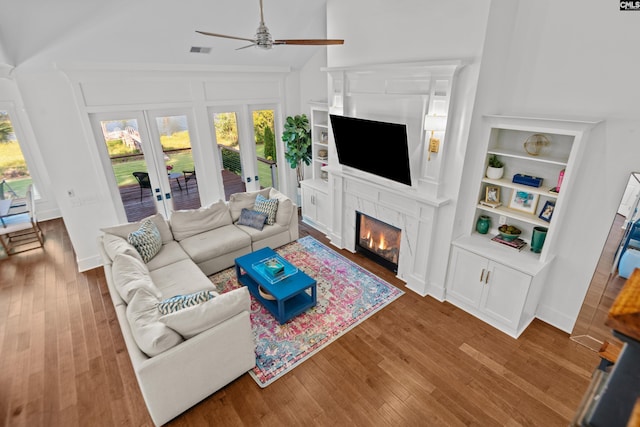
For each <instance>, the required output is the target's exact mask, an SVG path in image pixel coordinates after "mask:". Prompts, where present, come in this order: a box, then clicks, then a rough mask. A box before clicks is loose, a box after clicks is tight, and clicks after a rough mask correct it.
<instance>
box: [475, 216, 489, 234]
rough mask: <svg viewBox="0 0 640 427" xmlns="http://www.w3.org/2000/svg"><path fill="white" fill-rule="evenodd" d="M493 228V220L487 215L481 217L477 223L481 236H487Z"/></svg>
mask: <svg viewBox="0 0 640 427" xmlns="http://www.w3.org/2000/svg"><path fill="white" fill-rule="evenodd" d="M490 227H491V218H490V217H488V216H486V215H480V216H479V217H478V221H476V231H477V232H478V233H480V234H487V233H488V232H489V228H490Z"/></svg>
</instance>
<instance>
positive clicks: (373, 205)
mask: <svg viewBox="0 0 640 427" xmlns="http://www.w3.org/2000/svg"><path fill="white" fill-rule="evenodd" d="M463 64H464V62H463V61H461V60H452V61H436V62H418V63H405V64H382V65H366V66H362V67H348V68H329V69H327V72H328V78H329V94H328V95H329V96H328V99H329V113H331V114H337V115H345V116H350V117H358V118H364V119H372V120H381V121H390V122H395V123H404V124H406V125H407V142H408V148H409V155H410V163H411V164H410V167H411V177H412V182H413V185H411V186H407V185H404V184H400V183H397V182H395V181H392V180H389V179H385V178H381V177H377V176H375V175H371V174H368V173H365V172H361V171H359V170H357V169H353V168H349V167H344V166H342V165H340V164H339V163H338V161H337V153H336V150H335V142H334V140H333V135H332V132H329V166H328V167H326V168H325V169H326V170H327V172H329V183H328V199H329V206H328V209H327V212H326V214H327V215H328V216H329V217H328V218H327V221H326V223H327V225H328V226H327V228H328V230H327V231H328V237H329V239H330V241H331V243H332V244H334V245H335V246H337V247H340V248H344V249H347V250H349V251H352V252H355V244H356V225H355V218H356V211H359V212H362V213H363V214H366V215H369V216H371V217H374V218H376V219H378V220H380V221H383V222H386V223H388V224H390V225H393V226H394V227H397V228H399V229H400V230H401V232H402V236H401V241H400V253H399V257H398V272H397V276H398V278H400V279H401V280H403V281H404V282H406V286H407V288H409V289H410V290H412V291H414V292H416V293H418V294H420V295H422V296H425V295H431V296H433V297H435V298H436V299H439V300H444V296H445V288H444V274H445V273H444V272H445V271H446V254H445V255H444V256H445V259H444V260H443V259H442V258H443V253H444V252H443V251H440V250H434V247H437V246H438V244H437V243H435V242H439V241H442V240H443V239H442V237H441V236H438V234H439V233H438V232H439V231H440V230H439V229H438V225H439V224H440V228H442V226H443V225H444V226H445V228H446V227H447V226H450V224H447V222H448V221H447V220H448V219H450V218H445V220H443V219H439V216H441V215H443V213H442V212H443V206H445V205H447V204H448V203H449V202H450V198H448V197H445V196H443V193H444V191H443V188H444V187H443V179H444V166H443V165H444V164H445V158H446V156H447V151H451V150H452V148H451V147H448V144H449V145H451V144H450V143H449V142H448V141H447V138H446V134H447V133H449V131H448V130H447V131H446V132H440V133H439V134H438V135H437V136H438V137H439V138H442V141H441V149H440V151H439V152H433V153H431V155H430V156H429V155H428V154H429V153H428V152H427V149H426V148H425V146H426V142H427V141H428V139H427V134H429V135H430V131H429V132H427V131H425V130H424V124H425V120H426V118H427V117H429V116H450V114H451V112H452V110H451V109H450V108H449V107H450V100H451V94H452V92H453V87H454V80H455V77H456V75H457V72H458V70H459V69H460V68H461V67H462V66H463ZM456 120H458V118H457V117H454V118H451V117H450V118H449V123H450V124H452V123H456ZM448 127H449V125H448ZM451 133H452V134H454V135H457V132H456V131H453V132H451ZM457 136H458V137H459V135H457ZM353 143H354V144H360V146H361V147H362V150H363V155H384V153H367V152H366V151H367V141H354V142H353ZM454 145H455V144H454ZM447 148H449V149H447ZM389 149H393V146H392V145H391V144H390V145H389ZM389 167H390V168H392V167H394V165H392V164H390V165H389ZM446 208H449V206H447V207H446ZM445 211H448V212H450V209H445ZM446 247H447V253H448V243H447V244H446ZM443 261H444V263H445V265H444V266H443V265H440V264H442V262H443Z"/></svg>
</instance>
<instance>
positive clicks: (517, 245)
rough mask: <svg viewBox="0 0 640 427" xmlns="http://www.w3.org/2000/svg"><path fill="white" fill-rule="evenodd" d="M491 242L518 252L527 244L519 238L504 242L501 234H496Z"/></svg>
mask: <svg viewBox="0 0 640 427" xmlns="http://www.w3.org/2000/svg"><path fill="white" fill-rule="evenodd" d="M491 240H492V241H494V242H498V243H500V244H502V245H505V246H508V247H510V248H513V249H517V250H519V251H521V250H522V248H524V247H525V246H526V245H527V242H525V241H524V240H522V239H521V238H519V237H517V238H515V239H513V240H511V241H509V240H505V239H504V238H503V237H502V235H501V234H496V235H495V236H494V237H493V238H492V239H491Z"/></svg>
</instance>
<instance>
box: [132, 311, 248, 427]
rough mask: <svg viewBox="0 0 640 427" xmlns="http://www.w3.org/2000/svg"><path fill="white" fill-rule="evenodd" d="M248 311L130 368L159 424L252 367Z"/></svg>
mask: <svg viewBox="0 0 640 427" xmlns="http://www.w3.org/2000/svg"><path fill="white" fill-rule="evenodd" d="M255 361H256V359H255V343H254V339H253V333H252V331H251V323H250V320H249V312H247V311H243V312H241V313H239V314H237V315H235V316H233V317H232V318H230V319H228V320H226V321H224V322H222V323H220V324H218V325H217V326H214V327H213V328H210V329H207V330H206V331H204V332H202V333H200V334H198V335H197V336H195V337H193V338H191V339H189V340H186V341H184V342H183V343H181V344H179V345H177V346H176V347H173V348H172V349H170V350H167V351H165V352H163V353H161V354H159V355H157V356H155V357H152V358H150V359H147V360H145V361H143V362H142V363H140V364H139V366H137V367H135V366H134V368H135V371H136V376H137V377H138V383H139V384H140V389H141V390H142V395H143V397H144V400H145V402H146V404H147V408H148V409H149V413H150V415H151V418H152V419H153V422H154V423H155V424H156V425H162V424H164V423H166V422H168V421H169V420H171V419H172V418H174V417H176V416H177V415H179V414H181V413H182V412H184V411H186V410H187V409H189V408H190V407H192V406H193V405H195V404H197V403H198V402H200V401H201V400H203V399H205V398H206V397H207V396H209V395H211V394H213V393H214V392H216V391H217V390H219V389H220V388H222V387H224V386H225V385H227V384H228V383H230V382H231V381H233V380H234V379H236V378H238V377H239V376H241V375H243V374H244V373H246V372H247V371H248V370H250V369H252V368H253V367H254V366H255Z"/></svg>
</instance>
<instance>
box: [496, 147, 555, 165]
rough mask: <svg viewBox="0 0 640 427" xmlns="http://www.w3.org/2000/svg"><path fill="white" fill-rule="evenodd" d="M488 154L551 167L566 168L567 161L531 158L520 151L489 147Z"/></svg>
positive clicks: (544, 157) (553, 158) (548, 157)
mask: <svg viewBox="0 0 640 427" xmlns="http://www.w3.org/2000/svg"><path fill="white" fill-rule="evenodd" d="M487 153H488V154H496V155H498V156H504V157H511V158H514V159H523V160H527V161H530V162H540V163H549V164H552V165H560V166H566V165H567V162H568V159H566V158H564V157H550V156H544V155H541V156H531V155H529V154H527V153H523V152H522V150H513V149H507V148H495V147H493V148H492V147H489V149H488V150H487Z"/></svg>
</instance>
